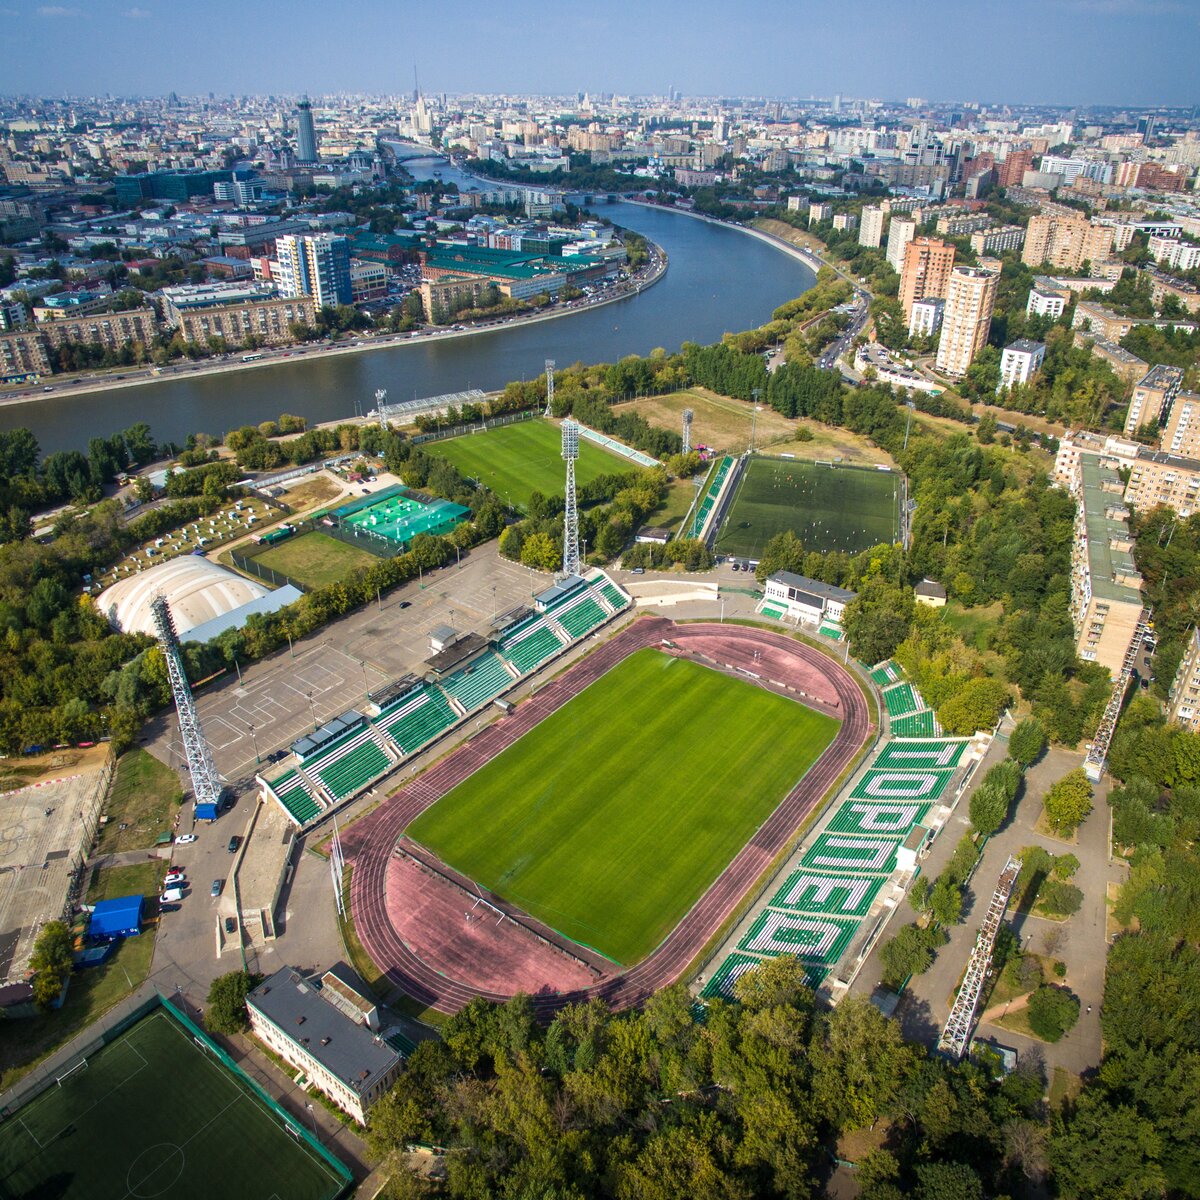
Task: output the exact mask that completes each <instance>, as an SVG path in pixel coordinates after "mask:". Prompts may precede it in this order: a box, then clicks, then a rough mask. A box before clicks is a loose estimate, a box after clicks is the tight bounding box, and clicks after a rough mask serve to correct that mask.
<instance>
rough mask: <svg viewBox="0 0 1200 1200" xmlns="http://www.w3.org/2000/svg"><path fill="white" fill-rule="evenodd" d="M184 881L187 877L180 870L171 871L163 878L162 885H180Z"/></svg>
mask: <svg viewBox="0 0 1200 1200" xmlns="http://www.w3.org/2000/svg"><path fill="white" fill-rule="evenodd" d="M186 881H187V878H186V876H185V875H184V873H183V872H182V871H172V872H171V873H170V874H169V875H168V876H167V877H166V879H164V880H163V887H182V886H183V884H184V883H185V882H186Z"/></svg>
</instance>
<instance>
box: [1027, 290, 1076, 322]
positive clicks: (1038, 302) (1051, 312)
mask: <svg viewBox="0 0 1200 1200" xmlns="http://www.w3.org/2000/svg"><path fill="white" fill-rule="evenodd" d="M1066 307H1067V300H1066V297H1065V296H1060V295H1059V294H1058V293H1057V292H1046V291H1042V289H1041V288H1030V289H1029V299H1028V300H1026V301H1025V315H1026V316H1027V317H1050V318H1051V319H1052V320H1054V321H1057V320H1058V318H1059V317H1061V316H1062V315H1063V312H1064V311H1065V309H1066Z"/></svg>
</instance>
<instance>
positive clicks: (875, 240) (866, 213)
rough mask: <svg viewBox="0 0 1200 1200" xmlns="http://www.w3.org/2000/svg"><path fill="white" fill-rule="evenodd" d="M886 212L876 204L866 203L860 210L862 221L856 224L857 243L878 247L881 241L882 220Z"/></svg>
mask: <svg viewBox="0 0 1200 1200" xmlns="http://www.w3.org/2000/svg"><path fill="white" fill-rule="evenodd" d="M886 215H887V214H886V213H885V212H884V211H883V209H882V208H881V207H879V206H878V205H868V206H867V207H866V208H864V209H863V210H862V221H861V222H860V223H859V226H858V244H859V245H860V246H872V247H878V246H879V245H880V243H881V242H882V241H883V222H884V218H885V217H886Z"/></svg>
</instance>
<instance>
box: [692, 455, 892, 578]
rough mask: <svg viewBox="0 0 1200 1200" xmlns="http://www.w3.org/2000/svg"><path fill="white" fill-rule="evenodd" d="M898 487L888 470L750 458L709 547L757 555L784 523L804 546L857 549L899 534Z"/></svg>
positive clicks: (867, 547)
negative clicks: (713, 546)
mask: <svg viewBox="0 0 1200 1200" xmlns="http://www.w3.org/2000/svg"><path fill="white" fill-rule="evenodd" d="M899 488H900V476H899V474H897V473H895V472H888V471H874V470H865V469H861V468H851V467H830V466H821V465H819V464H817V463H811V462H802V461H799V460H794V459H780V458H753V459H751V460H750V463H749V464H748V466H747V467H746V470H745V473H744V474H743V475H742V478H741V481H740V483H739V484H738V490H737V493H736V495H735V496H734V498H733V505H732V507H731V509H730V511H729V515H728V516H727V517H726V518H725V524H724V525H723V526H722V527H721V531H720V532H719V533H718V534H717V544H716V549H717V551H718V553H724V554H732V555H737V556H739V557H746V558H757V557H758V556H759V555H761V554H762V552H763V550H764V549H765V548H766V545H767V542H769V541H770V540H771V538H772V537H774V536H775V534H777V533H781V532H783V531H784V530H788V529H790V530H792V531H793V532H794V533H795V534H796V536H797V537H798V538H799V539H800V540H801V542H802V543H803V544H804V548H805V549H806V550H820V551H830V550H844V551H846V552H848V553H850V554H856V553H858V552H859V551H861V550H867V549H870V547H872V546H876V545H879V544H880V543H890V542H891V541H892V540H893V539H894V538H895V537H896V536H898V531H897V520H898V517H899V513H898V508H899V500H898V492H899Z"/></svg>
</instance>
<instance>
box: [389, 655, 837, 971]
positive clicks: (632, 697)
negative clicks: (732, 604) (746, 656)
mask: <svg viewBox="0 0 1200 1200" xmlns="http://www.w3.org/2000/svg"><path fill="white" fill-rule="evenodd" d="M837 727H838V723H837V721H835V720H834V719H833V718H832V717H828V716H825V715H824V714H821V713H816V712H814V711H812V710H811V709H808V708H805V707H803V706H802V705H800V704H798V703H796V702H795V701H793V700H789V699H786V698H785V697H782V696H777V695H775V694H774V693H771V692H767V691H765V690H763V689H762V688H759V687H757V686H755V685H754V684H751V683H748V682H746V681H745V680H741V679H734V678H732V677H730V676H728V675H723V674H721V673H719V672H717V671H713V670H710V669H709V668H707V667H702V666H700V665H699V664H697V663H693V662H690V661H688V660H686V659H677V658H671V657H669V656H668V655H665V654H662V653H660V652H659V651H657V650H639V651H638V652H637V653H635V654H632V655H630V657H629V658H627V659H625V660H624V662H622V663H620V664H619V665H618V666H616V667H614V668H613V669H612V670H611V671H609V672H607V673H606V674H605V675H603V676H602V677H601V678H600V679H598V680H597V681H596V682H595V683H593V684H592V685H591V686H590V687H589V688H587V689H586V690H585V691H584V692H582V693H581V694H580V695H579V696H577V697H576V698H575V699H574V700H572V701H570V702H569V703H568V704H566V705H564V706H563V707H562V708H561V709H559V710H558V711H557V712H555V713H553V714H552V715H551V716H549V717H547V718H546V720H545V721H543V722H541V724H539V725H538V726H537V727H536V728H534V729H532V730H531V731H530V732H529V733H527V734H526V735H525V736H524V737H523V738H521V740H520V741H518V742H516V743H515V744H514V745H512V746H510V747H509V748H508V749H507V750H506V751H504V752H503V753H502V754H500V755H498V756H497V757H496V758H495V759H493V760H492V761H491V762H490V763H488V764H487V765H486V766H484V767H483V768H482V769H481V770H479V771H477V772H476V773H475V774H474V775H472V776H471V777H470V778H469V779H467V780H466V781H465V782H463V783H462V784H460V785H459V786H458V787H457V788H455V789H454V790H453V791H452V792H450V793H449V794H448V795H446V796H445V797H443V799H441V800H439V801H438V803H437V804H435V805H434V806H433V807H432V808H430V809H429V810H428V811H427V812H425V813H423V814H422V815H421V816H420V817H418V818H417V820H416V821H414V822H413V824H412V825H410V826H409V828H408V833H409V834H410V835H411V836H412V837H413V838H415V839H416V840H417V841H418V842H420V843H421V844H422V845H424V846H427V847H429V849H431V850H433V851H434V852H435V853H437V854H438V855H439V856H440V857H441V858H442V859H443V860H444V861H445V862H447V863H448V864H449V865H450V866H452V867H454V868H456V869H457V870H459V871H461V872H463V873H464V874H465V875H468V876H469V877H470V878H472V879H474V880H476V881H478V882H479V883H481V884H483V885H484V886H485V887H488V888H490V889H491V890H492V891H494V892H496V893H498V894H499V895H501V896H504V897H505V898H506V899H508V900H510V901H512V902H513V903H514V904H517V905H520V907H521V908H523V909H524V910H525V911H526V912H528V913H529V914H530V915H532V916H534V917H536V918H537V919H538V920H540V921H544V922H545V923H546V924H547V925H551V926H553V927H554V928H555V929H557V930H559V932H561V933H563V934H565V935H566V936H567V937H569V938H572V939H573V940H575V941H578V942H582V943H584V944H586V945H589V946H592V947H594V948H595V949H597V950H599V951H600V952H601V953H602V954H605V955H607V956H608V957H609V958H611V959H614V960H615V961H617V962H619V963H625V964H631V963H635V962H637V961H639V960H640V959H642V958H644V957H645V956H646V955H647V954H648V953H649V952H650V951H651V950H653V949H654V947H655V946H657V945H658V944H659V942H661V941H662V939H663V938H664V937H666V935H667V934H668V933H669V932H670V931H671V930H672V929H673V928H674V927H675V926H676V925H677V924H678V923H679V921H680V920H681V919H682V918H683V916H684V915H685V914H686V913H687V911H688V909H690V908H691V907H692V905H693V904H694V903H695V902H696V901H697V900H698V899H699V897H700V896H701V895H703V893H704V892H705V891H706V890H707V888H708V887H709V885H710V884H711V883H712V882H713V880H714V879H716V877H717V876H718V875H719V874H720V873H721V871H722V870H723V869H724V867H725V866H726V864H727V863H728V862H729V861H730V860H731V859H732V858H733V857H734V856H735V855H736V854H737V852H738V851H739V850H740V849H741V848H742V847H743V846H744V845H745V844H746V842H748V841H749V840H750V838H751V836H752V835H753V834H754V831H755V830H756V829H757V828H758V827H759V825H761V824H762V822H763V821H764V820H765V819H766V818H767V817H768V816H769V815H770V813H771V812H772V811H773V810H774V809H775V807H776V806H777V805H778V804H779V802H780V801H781V800H782V799H783V797H784V796H785V795H786V794H787V793H788V791H789V790H790V789H791V788H792V787H793V786H794V785H795V784H796V782H797V781H798V780H799V779H800V777H801V776H802V775H803V774H804V773H805V772H806V771H807V770H808V768H809V767H810V766H812V764H813V763H814V762H816V760H817V759H818V758H819V757H820V755H821V754H822V753H823V751H824V750H825V748H826V747H827V746H828V745H829V743H830V742H831V741H832V740H833V737H834V734H835V733H836V731H837Z"/></svg>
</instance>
